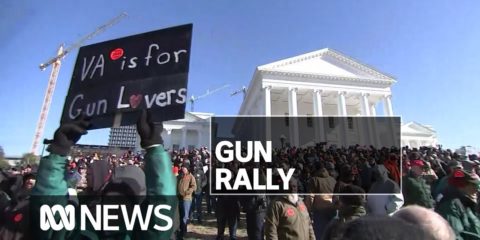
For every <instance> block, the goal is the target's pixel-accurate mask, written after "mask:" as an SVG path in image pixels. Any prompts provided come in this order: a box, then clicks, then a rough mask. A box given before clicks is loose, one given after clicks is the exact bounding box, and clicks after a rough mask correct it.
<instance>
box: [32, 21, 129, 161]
mask: <svg viewBox="0 0 480 240" xmlns="http://www.w3.org/2000/svg"><path fill="white" fill-rule="evenodd" d="M126 16H127V14H126V13H125V12H123V13H121V14H120V15H118V16H117V17H115V18H113V19H111V20H110V21H108V22H107V23H106V24H104V25H101V26H100V27H98V28H97V29H96V30H95V31H93V32H92V33H90V34H88V35H86V36H85V37H83V38H81V39H80V40H79V41H77V42H76V43H74V44H73V45H71V46H69V47H67V48H66V49H64V48H63V44H62V45H61V46H60V48H59V49H58V52H57V55H56V56H55V57H53V58H51V59H50V60H48V61H47V62H45V63H42V64H40V70H42V71H43V70H45V69H46V68H47V67H48V66H50V65H52V72H51V73H50V77H49V79H48V86H47V91H46V93H45V97H44V99H43V104H42V109H41V110H40V117H39V118H38V122H37V126H36V128H35V135H34V136H33V143H32V148H31V149H30V152H31V153H33V154H35V153H36V152H37V148H38V143H39V140H40V138H41V137H42V135H43V131H44V128H45V123H46V121H47V117H48V112H49V110H50V104H51V102H52V96H53V92H54V91H55V85H56V83H57V78H58V73H59V71H60V66H61V60H62V59H63V58H64V57H65V56H66V55H67V53H69V52H70V51H72V50H74V49H76V48H79V47H80V46H82V45H83V44H84V43H85V42H86V41H87V40H89V39H91V38H93V37H94V36H96V35H97V34H99V33H102V32H104V31H105V30H106V29H107V28H108V27H110V26H112V25H114V24H116V23H118V22H119V21H120V20H122V19H123V18H124V17H126Z"/></svg>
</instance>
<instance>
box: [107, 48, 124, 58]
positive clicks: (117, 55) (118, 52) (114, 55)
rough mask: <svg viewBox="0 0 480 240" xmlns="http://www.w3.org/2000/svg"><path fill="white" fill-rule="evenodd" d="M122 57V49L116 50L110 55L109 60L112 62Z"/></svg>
mask: <svg viewBox="0 0 480 240" xmlns="http://www.w3.org/2000/svg"><path fill="white" fill-rule="evenodd" d="M122 56H123V49H121V48H117V49H115V50H113V51H112V52H111V53H110V59H112V60H113V61H115V60H117V59H119V58H121V57H122Z"/></svg>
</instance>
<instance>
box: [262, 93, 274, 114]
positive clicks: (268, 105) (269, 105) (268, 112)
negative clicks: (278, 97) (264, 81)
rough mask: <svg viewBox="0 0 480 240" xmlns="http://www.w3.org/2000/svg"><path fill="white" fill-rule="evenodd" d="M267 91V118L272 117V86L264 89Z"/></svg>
mask: <svg viewBox="0 0 480 240" xmlns="http://www.w3.org/2000/svg"><path fill="white" fill-rule="evenodd" d="M263 89H264V91H265V116H267V117H268V116H271V115H272V101H271V98H270V90H272V86H266V87H264V88H263Z"/></svg>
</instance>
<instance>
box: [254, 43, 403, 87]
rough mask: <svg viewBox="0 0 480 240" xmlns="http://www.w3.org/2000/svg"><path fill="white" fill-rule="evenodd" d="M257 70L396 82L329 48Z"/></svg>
mask: <svg viewBox="0 0 480 240" xmlns="http://www.w3.org/2000/svg"><path fill="white" fill-rule="evenodd" d="M257 70H258V71H264V72H277V73H290V74H292V73H297V74H310V75H319V76H324V77H329V76H330V77H343V78H354V79H372V80H382V81H387V82H390V83H394V82H396V81H395V79H394V77H392V76H390V75H388V74H386V73H382V72H380V71H378V70H376V69H375V68H373V67H372V66H369V65H367V64H364V63H361V62H360V61H358V60H356V59H353V58H351V57H349V56H347V55H345V54H343V53H340V52H338V51H336V50H333V49H331V48H324V49H321V50H318V51H313V52H309V53H305V54H301V55H298V56H295V57H290V58H286V59H283V60H280V61H276V62H273V63H269V64H265V65H262V66H259V67H258V68H257Z"/></svg>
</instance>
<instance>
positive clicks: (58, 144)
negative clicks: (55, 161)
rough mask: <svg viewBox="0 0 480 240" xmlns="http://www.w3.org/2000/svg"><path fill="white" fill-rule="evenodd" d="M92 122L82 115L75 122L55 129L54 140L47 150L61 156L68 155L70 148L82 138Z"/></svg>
mask: <svg viewBox="0 0 480 240" xmlns="http://www.w3.org/2000/svg"><path fill="white" fill-rule="evenodd" d="M89 126H90V122H89V121H88V120H87V119H85V116H84V115H81V116H80V117H78V118H77V119H75V120H74V121H73V122H70V123H65V124H62V125H60V127H59V128H58V129H57V130H56V131H55V134H54V135H53V140H52V141H51V144H50V145H49V146H48V148H47V151H49V152H51V153H55V154H58V155H61V156H67V155H68V154H69V153H70V148H71V147H72V146H73V145H74V144H75V143H76V142H77V141H78V140H79V139H80V137H81V136H82V135H85V134H87V128H88V127H89Z"/></svg>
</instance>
